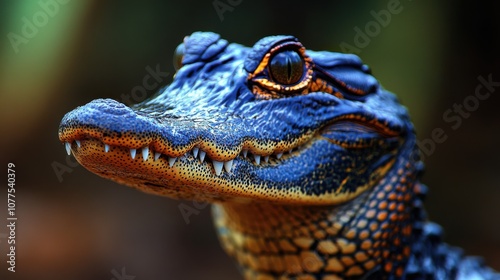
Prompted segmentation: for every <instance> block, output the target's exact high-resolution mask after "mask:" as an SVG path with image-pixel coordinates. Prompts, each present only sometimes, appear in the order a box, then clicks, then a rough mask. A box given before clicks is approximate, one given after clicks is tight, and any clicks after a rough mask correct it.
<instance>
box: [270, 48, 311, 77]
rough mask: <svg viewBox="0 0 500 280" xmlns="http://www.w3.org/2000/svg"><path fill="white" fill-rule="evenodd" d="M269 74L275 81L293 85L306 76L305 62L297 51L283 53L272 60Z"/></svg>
mask: <svg viewBox="0 0 500 280" xmlns="http://www.w3.org/2000/svg"><path fill="white" fill-rule="evenodd" d="M269 72H270V73H271V76H272V78H273V80H274V81H276V82H278V83H280V84H284V85H292V84H295V83H297V82H299V81H300V80H301V78H302V76H303V74H304V61H303V60H302V58H301V57H300V55H299V54H298V53H297V52H295V51H283V52H280V53H278V54H276V55H275V56H273V57H272V58H271V62H270V63H269Z"/></svg>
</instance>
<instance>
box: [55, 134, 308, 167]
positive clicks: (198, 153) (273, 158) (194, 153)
mask: <svg viewBox="0 0 500 280" xmlns="http://www.w3.org/2000/svg"><path fill="white" fill-rule="evenodd" d="M90 139H93V140H98V139H95V138H90ZM83 141H87V140H86V139H82V140H74V141H71V142H64V146H65V148H66V152H67V153H68V155H71V151H72V148H75V149H79V148H81V147H82V142H83ZM98 141H100V140H98ZM100 142H101V143H103V142H102V141H100ZM73 144H76V145H73ZM103 145H104V148H103V151H104V152H105V153H108V152H109V151H110V150H111V149H115V148H121V149H128V150H129V153H130V157H131V159H132V160H136V158H141V157H142V160H143V161H147V160H148V159H150V155H152V156H151V159H152V160H153V161H158V159H159V158H160V157H163V158H165V159H166V160H167V161H168V164H169V166H170V167H173V166H174V165H175V163H176V161H177V159H178V158H181V157H187V156H191V157H193V158H194V159H198V160H199V162H200V164H201V163H203V162H207V163H209V162H211V163H212V165H213V168H214V170H215V174H216V175H217V176H219V175H221V174H222V172H223V170H225V171H226V172H227V173H230V172H231V170H232V169H233V167H234V159H236V158H233V159H231V160H228V161H216V160H213V159H211V158H210V157H209V156H208V155H207V153H206V152H205V151H203V150H201V149H200V148H198V147H193V148H192V149H191V150H190V151H188V152H187V153H185V154H183V155H181V156H179V157H171V156H168V155H166V154H163V153H160V152H157V151H154V150H152V149H151V148H150V147H149V146H144V147H142V148H140V149H131V148H126V147H123V146H113V145H108V144H106V143H103ZM298 148H300V147H298ZM298 148H292V149H290V150H288V151H286V152H279V153H273V154H271V155H258V154H254V153H251V152H250V151H249V150H247V149H242V150H241V151H240V153H239V154H238V156H237V158H240V159H241V160H246V161H249V162H251V163H253V164H254V165H256V166H265V165H271V164H275V163H276V162H277V161H280V160H283V159H284V158H286V157H287V155H290V154H292V153H293V152H294V151H297V150H298Z"/></svg>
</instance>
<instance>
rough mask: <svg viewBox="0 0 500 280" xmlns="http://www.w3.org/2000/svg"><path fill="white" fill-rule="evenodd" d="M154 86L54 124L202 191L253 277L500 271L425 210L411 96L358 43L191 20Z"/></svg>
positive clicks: (100, 152)
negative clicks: (325, 45)
mask: <svg viewBox="0 0 500 280" xmlns="http://www.w3.org/2000/svg"><path fill="white" fill-rule="evenodd" d="M176 56H177V58H178V64H179V65H178V66H179V68H178V71H177V73H176V75H175V78H174V80H173V82H172V84H170V85H169V86H168V87H167V88H165V89H164V90H163V91H161V92H160V93H159V94H158V95H156V96H155V97H153V98H151V99H150V100H147V101H145V102H142V103H140V104H137V105H135V106H132V107H130V108H129V107H127V106H125V105H123V104H121V103H119V102H116V101H114V100H110V99H98V100H94V101H92V102H90V103H88V104H87V105H85V106H82V107H78V108H77V109H75V110H73V111H71V112H70V113H68V114H66V115H65V116H64V118H63V120H62V122H61V125H60V128H59V138H60V140H61V141H62V142H64V143H65V145H66V149H67V150H68V153H70V152H71V151H72V152H73V154H74V155H75V157H76V158H77V160H78V161H79V162H80V163H81V164H82V165H83V166H84V167H85V168H87V169H88V170H90V171H91V172H93V173H96V174H97V175H99V176H102V177H104V178H107V179H111V180H113V181H116V182H118V183H122V184H125V185H128V186H131V187H134V188H137V189H140V190H142V191H146V192H149V193H153V194H158V195H163V196H167V197H171V198H176V199H193V200H199V201H208V202H210V203H212V204H213V215H214V221H215V224H216V227H217V232H218V235H219V238H220V240H221V243H222V246H223V248H224V249H225V251H226V252H227V253H228V254H229V255H230V256H231V257H232V258H234V259H235V260H236V262H237V263H238V265H239V267H240V268H241V271H242V274H243V276H244V278H245V279H323V280H327V279H500V277H499V276H498V275H497V274H494V272H493V271H492V270H490V269H489V268H487V267H485V266H483V265H482V263H481V262H480V260H477V259H473V258H466V257H464V256H463V255H462V253H461V251H460V250H458V249H455V248H452V247H449V246H448V245H446V244H444V243H443V242H442V241H441V239H440V238H441V229H440V228H439V227H438V226H437V225H435V224H432V223H429V222H427V221H426V218H425V213H424V210H423V209H422V199H423V198H424V196H425V194H426V187H425V186H424V185H422V184H421V183H420V182H419V177H420V175H421V173H422V170H423V164H422V163H421V161H420V160H419V155H418V149H417V147H416V138H415V133H414V129H413V125H412V123H411V121H410V118H409V116H408V112H407V110H406V109H405V108H404V107H403V106H402V105H400V103H399V102H398V100H397V99H396V97H395V96H394V95H393V94H391V93H390V92H388V91H386V90H384V89H383V88H382V87H381V86H380V84H379V83H378V82H377V80H376V79H375V78H374V77H373V76H372V75H371V74H370V70H369V68H368V67H367V66H366V65H364V64H363V63H362V62H361V60H360V59H359V58H358V57H357V56H355V55H351V54H340V53H332V52H316V51H310V50H306V49H305V48H304V47H303V46H302V44H301V43H300V42H299V41H298V40H297V39H296V38H294V37H291V36H272V37H266V38H263V39H262V40H260V41H259V42H257V43H256V44H255V45H254V47H253V48H247V47H244V46H241V45H237V44H228V42H227V41H226V40H223V39H221V38H220V36H219V35H217V34H214V33H201V32H197V33H193V34H192V35H191V36H189V37H186V38H185V39H184V43H183V44H181V45H180V46H179V47H178V49H177V51H176Z"/></svg>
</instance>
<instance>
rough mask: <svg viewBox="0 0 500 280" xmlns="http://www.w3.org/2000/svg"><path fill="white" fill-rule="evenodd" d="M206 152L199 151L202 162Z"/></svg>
mask: <svg viewBox="0 0 500 280" xmlns="http://www.w3.org/2000/svg"><path fill="white" fill-rule="evenodd" d="M206 154H207V153H205V152H204V151H200V161H201V162H203V160H205V155H206Z"/></svg>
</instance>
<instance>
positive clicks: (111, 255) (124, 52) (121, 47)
mask: <svg viewBox="0 0 500 280" xmlns="http://www.w3.org/2000/svg"><path fill="white" fill-rule="evenodd" d="M47 1H49V0H43V2H47ZM393 1H395V0H392V1H377V3H374V2H373V1H367V0H365V1H350V2H349V3H345V2H341V1H329V2H326V1H325V3H321V2H319V1H318V2H313V1H303V2H293V1H292V2H290V1H288V2H286V4H284V3H281V4H279V3H277V2H272V3H268V2H265V1H248V0H242V1H240V3H238V4H237V5H235V6H234V7H233V9H232V10H231V11H226V12H225V13H223V15H222V16H223V20H221V18H220V17H219V15H218V14H217V12H216V10H215V9H214V6H213V1H204V2H201V1H200V2H197V3H195V4H193V3H189V2H187V1H186V2H184V3H182V4H181V3H180V2H181V1H140V2H138V1H107V2H105V1H96V0H94V1H69V2H68V3H67V4H61V5H59V11H58V12H57V13H55V14H54V15H53V16H51V17H49V18H48V21H47V24H46V25H44V26H41V27H39V28H38V31H37V32H36V34H35V35H34V36H33V38H29V39H28V42H27V43H26V44H21V45H19V46H18V52H17V53H16V52H15V50H14V47H13V45H12V43H11V42H10V40H9V38H8V36H7V35H8V34H9V33H10V32H13V33H16V34H22V27H23V24H24V23H23V17H26V18H28V19H32V18H33V15H35V14H36V13H37V12H39V11H40V10H41V6H40V4H38V2H37V1H2V3H1V4H0V36H1V37H0V38H2V39H1V40H0V42H1V44H0V98H1V99H0V128H1V132H0V147H1V158H0V159H1V160H0V163H1V164H2V166H4V167H3V168H2V170H4V171H3V172H6V171H5V170H6V166H7V163H8V162H13V163H15V164H16V172H17V173H16V174H17V216H18V218H19V220H18V224H17V226H18V227H17V242H18V244H17V256H18V258H17V267H16V268H17V271H18V272H16V273H15V274H12V273H9V272H7V270H6V269H7V268H6V262H5V261H6V256H5V254H6V253H7V243H6V239H4V238H3V239H2V238H1V237H2V236H4V235H1V234H6V233H7V230H6V227H5V226H4V225H3V224H4V223H6V222H4V221H5V217H6V208H7V207H6V203H5V201H6V199H5V197H6V183H5V181H4V183H2V187H1V193H0V198H1V200H0V207H1V208H0V213H1V214H0V253H1V255H0V278H1V279H112V278H113V274H112V272H111V271H112V270H114V269H116V270H117V271H121V269H122V267H124V268H125V269H126V273H127V274H129V275H134V276H136V277H137V278H136V279H238V277H239V276H238V272H237V270H236V268H235V266H234V265H233V263H232V261H231V260H230V259H229V258H228V257H226V256H225V254H224V253H223V252H222V250H221V249H220V248H219V244H218V241H217V239H216V236H215V232H214V230H213V227H212V224H211V219H210V210H209V208H208V207H207V208H205V209H202V210H201V211H200V214H199V215H195V216H191V219H190V223H189V224H186V223H185V221H184V219H183V217H182V215H181V214H180V211H179V209H178V206H179V205H180V204H181V203H187V204H188V205H191V202H179V201H174V200H170V199H166V198H162V197H155V196H150V195H146V194H143V193H140V192H137V191H134V190H131V189H129V188H126V187H123V186H120V185H117V184H115V183H112V182H110V181H106V180H104V179H101V178H99V177H97V176H95V175H93V174H91V173H89V172H88V171H86V170H85V169H84V168H82V167H81V166H75V165H72V164H71V162H70V163H69V164H68V163H67V162H66V160H67V157H66V156H65V152H64V148H63V146H62V145H61V143H59V141H58V139H57V128H58V125H59V121H60V119H61V118H62V116H63V115H64V114H65V113H66V112H68V111H70V110H72V109H73V108H75V107H76V106H79V105H83V104H85V103H87V102H89V101H91V100H93V99H95V98H100V97H109V98H114V99H117V100H123V97H122V95H124V94H125V95H126V94H129V95H130V94H131V91H132V89H133V88H134V87H136V86H140V85H141V84H142V79H143V77H144V76H145V75H146V74H147V72H146V70H145V68H146V67H148V66H149V67H151V68H155V67H156V65H158V64H159V65H160V69H161V70H162V71H166V72H170V73H171V74H170V75H169V77H168V78H166V79H164V81H162V85H167V84H168V83H169V82H170V80H171V77H172V75H173V73H174V69H173V67H172V54H173V51H174V49H175V47H176V46H177V44H179V43H180V42H181V41H182V38H183V37H184V36H185V35H188V34H190V33H192V32H193V31H197V30H210V31H215V32H218V33H220V34H222V36H223V37H224V38H226V39H228V40H229V41H230V42H238V43H242V44H245V45H253V44H254V43H255V42H256V41H257V40H258V39H260V38H261V37H263V36H266V35H273V34H292V35H295V36H296V37H298V38H299V39H300V40H301V42H302V43H303V44H304V45H305V46H306V47H308V48H310V49H314V50H323V49H325V50H332V51H340V44H341V43H342V42H346V43H349V44H351V45H354V36H355V34H356V31H355V29H354V28H355V27H359V28H361V29H362V30H364V29H365V26H366V25H367V24H369V22H370V21H373V20H374V17H373V15H372V14H371V11H375V12H378V11H380V10H384V9H387V5H388V3H390V2H393ZM219 2H223V3H228V2H227V1H226V0H220V1H219ZM235 2H238V1H234V0H233V1H232V3H233V4H234V3H235ZM436 2H438V1H430V0H427V1H424V0H423V1H409V0H401V1H400V5H401V7H402V8H401V12H400V13H398V14H393V15H392V17H391V20H390V22H388V24H387V26H385V27H381V28H380V31H379V32H376V34H374V36H373V37H372V38H371V40H370V42H369V44H367V46H364V47H363V48H361V52H360V54H359V55H360V56H361V57H362V58H363V60H364V61H365V62H366V63H368V64H369V65H371V67H372V69H373V72H374V74H375V75H376V77H377V78H378V79H379V80H380V81H381V82H382V83H383V85H384V86H385V87H386V88H387V89H389V90H391V91H393V92H395V93H397V95H398V96H399V97H400V99H401V101H402V102H403V104H405V105H406V106H407V107H408V108H409V110H410V113H411V115H412V117H413V120H414V123H415V125H416V129H417V132H418V136H419V139H420V140H421V141H423V140H424V139H426V138H429V137H430V136H431V132H432V131H433V130H434V129H436V128H441V129H443V130H444V132H445V133H446V135H447V140H446V141H445V142H444V143H441V144H437V145H436V148H435V151H434V152H433V153H432V154H430V155H429V156H427V158H426V166H427V172H426V175H425V176H424V178H423V181H424V182H425V183H426V184H428V186H429V187H430V197H429V198H428V200H427V203H426V205H427V209H428V212H429V213H430V218H431V219H432V220H434V221H436V222H438V223H439V224H441V225H442V226H443V227H444V228H445V230H446V241H447V242H449V243H452V244H454V245H457V246H460V247H463V248H464V249H465V251H466V252H467V253H468V254H474V255H482V256H484V257H485V258H486V259H487V263H488V264H489V265H491V266H493V267H495V268H496V269H500V222H499V221H500V218H499V214H500V188H499V182H500V152H499V151H500V147H499V145H500V127H499V120H500V113H499V109H498V108H499V107H498V106H499V105H500V97H499V96H498V93H497V92H495V93H493V94H492V95H491V96H490V98H488V99H487V100H484V101H481V103H480V104H479V107H478V108H477V110H475V111H473V112H471V113H470V116H469V117H468V118H467V119H463V122H462V124H461V126H460V127H458V128H457V129H456V130H453V129H452V128H451V124H450V123H449V122H446V121H445V120H444V119H443V113H444V112H445V111H446V110H448V109H450V108H452V106H453V104H455V103H458V104H461V103H462V102H463V100H464V99H465V98H467V97H468V96H470V95H473V94H474V91H475V87H476V85H478V80H477V78H478V76H480V75H481V76H483V77H487V76H488V75H490V74H491V75H492V77H493V80H498V81H500V72H499V69H498V66H499V57H500V56H499V55H498V50H499V48H500V44H499V38H500V36H499V35H500V34H499V27H500V26H499V24H498V20H496V18H498V16H499V14H498V11H499V7H498V3H496V4H495V3H494V2H493V1H491V3H490V2H487V1H483V2H482V3H480V2H475V3H474V4H472V3H468V2H469V1H453V2H452V1H439V3H436ZM470 2H472V1H470ZM139 3H140V4H139ZM499 88H500V87H499ZM153 93H154V91H148V95H151V94H153ZM137 101H140V100H137ZM71 160H74V159H72V158H71ZM54 165H59V166H61V165H64V166H66V168H67V170H68V171H69V170H71V172H66V173H64V174H62V180H59V179H58V177H57V176H56V173H55V172H54V169H53V166H54ZM3 178H6V175H4V177H3Z"/></svg>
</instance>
